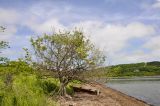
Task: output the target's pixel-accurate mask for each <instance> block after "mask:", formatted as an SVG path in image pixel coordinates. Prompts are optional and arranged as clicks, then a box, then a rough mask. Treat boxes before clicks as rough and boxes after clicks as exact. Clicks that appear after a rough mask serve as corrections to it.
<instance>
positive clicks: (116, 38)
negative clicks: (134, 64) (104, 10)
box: [75, 21, 155, 52]
mask: <svg viewBox="0 0 160 106" xmlns="http://www.w3.org/2000/svg"><path fill="white" fill-rule="evenodd" d="M75 26H80V27H81V28H83V29H84V32H85V33H86V34H87V35H89V36H90V38H91V39H92V40H93V41H94V42H95V43H96V44H97V45H99V47H102V48H105V49H107V51H109V52H116V51H119V50H121V49H122V48H124V47H125V46H126V45H127V41H128V40H129V39H132V38H140V37H147V36H150V35H153V34H154V33H155V30H154V27H153V26H150V25H145V24H143V23H140V22H132V23H129V24H127V25H122V24H109V23H108V24H105V23H104V22H101V21H85V22H81V23H79V24H75Z"/></svg>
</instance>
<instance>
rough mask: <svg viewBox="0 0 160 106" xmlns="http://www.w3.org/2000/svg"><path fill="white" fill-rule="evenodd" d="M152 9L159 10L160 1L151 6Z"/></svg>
mask: <svg viewBox="0 0 160 106" xmlns="http://www.w3.org/2000/svg"><path fill="white" fill-rule="evenodd" d="M152 8H160V0H157V1H156V2H155V3H154V4H153V5H152Z"/></svg>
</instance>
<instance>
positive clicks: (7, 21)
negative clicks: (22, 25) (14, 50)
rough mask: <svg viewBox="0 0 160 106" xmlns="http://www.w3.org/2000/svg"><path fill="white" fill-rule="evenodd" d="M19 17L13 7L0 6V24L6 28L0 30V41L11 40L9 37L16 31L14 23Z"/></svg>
mask: <svg viewBox="0 0 160 106" xmlns="http://www.w3.org/2000/svg"><path fill="white" fill-rule="evenodd" d="M19 18H20V16H19V14H18V13H17V11H15V10H13V9H3V8H0V25H1V26H4V27H5V28H6V29H5V31H4V32H0V41H1V40H5V41H8V40H11V38H12V37H13V36H14V34H15V33H16V32H17V27H16V24H17V22H18V20H19Z"/></svg>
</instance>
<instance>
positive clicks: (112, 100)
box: [60, 83, 150, 106]
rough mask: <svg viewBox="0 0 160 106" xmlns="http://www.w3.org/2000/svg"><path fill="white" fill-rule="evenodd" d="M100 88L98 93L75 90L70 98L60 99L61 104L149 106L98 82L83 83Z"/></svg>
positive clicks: (80, 105)
mask: <svg viewBox="0 0 160 106" xmlns="http://www.w3.org/2000/svg"><path fill="white" fill-rule="evenodd" d="M83 86H87V87H94V88H96V89H99V90H100V92H101V93H100V94H99V95H92V94H88V93H84V92H76V93H75V94H74V96H73V97H72V99H67V100H66V99H61V100H60V105H61V106H150V105H149V104H147V103H145V102H144V101H141V100H138V99H136V98H133V97H130V96H127V95H125V94H123V93H121V92H119V91H116V90H114V89H111V88H109V87H105V86H103V85H101V84H98V83H90V84H84V85H83Z"/></svg>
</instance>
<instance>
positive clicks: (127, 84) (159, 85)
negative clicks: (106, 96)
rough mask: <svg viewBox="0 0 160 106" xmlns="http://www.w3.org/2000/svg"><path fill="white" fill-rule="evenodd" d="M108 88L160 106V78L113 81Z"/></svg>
mask: <svg viewBox="0 0 160 106" xmlns="http://www.w3.org/2000/svg"><path fill="white" fill-rule="evenodd" d="M107 86H109V87H111V88H114V89H116V90H118V91H121V92H123V93H125V94H127V95H130V96H133V97H136V98H138V99H141V100H143V101H146V102H148V103H149V104H152V105H154V106H160V77H143V78H138V77H137V78H132V79H123V78H122V79H112V80H109V82H108V83H107Z"/></svg>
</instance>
